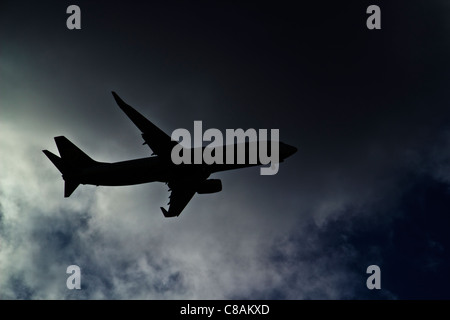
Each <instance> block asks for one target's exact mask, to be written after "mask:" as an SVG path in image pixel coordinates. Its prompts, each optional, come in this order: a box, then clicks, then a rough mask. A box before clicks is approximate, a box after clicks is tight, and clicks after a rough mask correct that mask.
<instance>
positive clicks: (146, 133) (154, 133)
mask: <svg viewBox="0 0 450 320" xmlns="http://www.w3.org/2000/svg"><path fill="white" fill-rule="evenodd" d="M112 95H113V96H114V99H115V100H116V102H117V104H118V105H119V107H120V109H122V111H123V112H125V114H126V115H127V116H128V117H129V118H130V119H131V121H133V123H134V124H135V125H136V126H137V127H138V128H139V130H141V132H142V138H144V141H145V142H144V144H147V145H148V146H149V147H150V148H151V149H152V151H153V153H154V154H156V155H158V156H163V157H170V153H171V151H172V149H173V147H174V146H175V145H177V144H178V143H177V142H176V141H173V140H172V139H171V138H170V136H169V135H167V134H166V133H165V132H164V131H162V130H161V129H160V128H158V127H157V126H155V125H154V124H153V123H152V122H151V121H149V120H148V119H147V118H145V117H144V116H143V115H142V114H140V113H139V112H138V111H136V110H135V109H134V108H133V107H131V106H130V105H128V104H127V103H125V101H123V100H122V99H121V98H120V97H119V96H118V95H117V93H115V92H114V91H113V92H112Z"/></svg>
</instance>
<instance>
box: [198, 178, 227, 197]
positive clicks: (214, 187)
mask: <svg viewBox="0 0 450 320" xmlns="http://www.w3.org/2000/svg"><path fill="white" fill-rule="evenodd" d="M219 191H222V181H220V179H208V180H206V181H204V182H202V183H201V184H200V186H199V187H198V188H197V193H199V194H205V193H216V192H219Z"/></svg>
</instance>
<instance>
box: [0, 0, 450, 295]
mask: <svg viewBox="0 0 450 320" xmlns="http://www.w3.org/2000/svg"><path fill="white" fill-rule="evenodd" d="M369 4H371V3H368V2H367V3H364V2H357V3H351V2H346V3H332V4H327V5H323V4H317V5H313V4H306V3H305V4H302V7H300V8H299V7H298V6H295V7H294V6H293V5H289V4H287V3H283V4H280V5H277V6H274V5H273V4H263V3H252V2H246V3H241V4H236V3H231V2H219V3H209V2H196V3H194V4H193V3H182V2H180V3H179V2H172V3H170V4H169V3H167V4H158V5H156V4H147V3H144V2H137V3H134V4H133V6H128V5H125V4H124V3H122V2H118V1H116V2H96V3H95V4H93V3H91V2H83V1H81V2H78V5H79V6H80V8H81V10H82V30H79V31H69V30H67V29H66V27H65V19H66V17H67V15H66V14H65V9H66V8H67V6H68V5H69V3H62V2H58V3H56V2H55V3H52V2H45V3H36V4H32V3H29V4H23V5H22V4H17V3H13V2H10V3H5V4H3V5H2V6H3V8H5V9H4V10H1V13H0V39H1V43H2V46H1V47H0V50H1V51H0V58H1V60H0V70H1V73H0V77H1V78H0V86H1V92H2V94H1V98H0V99H1V100H0V103H1V109H2V119H1V122H2V127H1V131H2V135H1V136H0V138H1V139H2V140H1V146H2V153H1V154H0V156H1V164H2V166H3V168H4V169H2V171H1V173H0V174H1V177H2V179H1V183H2V185H1V190H0V195H1V201H0V204H1V207H0V208H1V212H2V215H1V223H2V228H1V230H2V234H1V235H0V237H1V240H2V242H3V243H6V244H7V245H5V246H2V248H1V254H0V261H1V262H2V268H3V267H4V268H5V269H4V270H7V272H5V273H2V275H0V284H2V285H4V284H7V285H6V287H5V286H2V288H3V287H5V288H7V289H5V290H6V291H5V292H2V294H3V296H2V297H6V298H16V297H17V298H53V297H56V298H123V299H125V298H230V297H239V298H241V297H243V298H289V299H293V298H294V299H295V298H361V297H363V298H371V297H376V298H392V297H400V298H401V297H405V296H406V297H408V296H407V295H404V292H405V290H404V288H405V286H404V287H402V283H401V281H400V280H399V281H398V282H397V283H396V282H395V280H394V279H395V277H396V276H397V275H398V274H400V273H401V271H400V270H399V267H398V268H396V267H395V265H394V262H396V260H395V259H394V258H395V257H394V255H395V253H394V252H393V251H389V250H387V249H386V248H387V247H389V246H391V245H392V244H393V243H394V247H395V248H396V250H397V251H398V252H403V250H405V248H406V247H407V246H408V245H409V244H408V243H406V241H405V242H402V241H400V242H398V241H397V242H395V241H394V240H392V239H393V238H389V237H388V238H385V237H383V235H384V234H386V235H389V234H393V233H395V235H396V236H398V235H400V237H402V236H404V237H406V239H410V238H411V237H412V236H411V235H410V231H411V229H410V227H411V226H412V225H414V223H415V222H416V217H417V214H418V213H417V212H416V211H414V210H412V209H411V208H410V207H408V206H409V204H408V203H410V202H408V201H406V202H405V201H404V200H402V199H403V198H404V197H408V195H409V196H411V194H413V195H417V197H421V196H424V192H423V190H422V189H420V186H419V187H417V188H416V189H414V186H416V185H421V183H422V182H421V181H422V180H420V179H418V178H417V177H418V173H420V175H423V176H427V177H432V178H430V179H436V180H439V181H441V183H443V184H444V185H445V184H446V183H447V184H448V182H449V175H448V163H449V162H448V159H449V153H448V151H446V150H449V148H448V147H449V140H448V120H449V112H448V110H447V109H448V108H447V103H448V101H449V99H448V98H449V94H448V90H447V89H446V88H448V84H449V81H448V80H449V79H448V75H449V71H450V70H449V64H448V63H447V62H446V61H447V57H448V54H449V42H448V40H447V39H448V24H447V22H446V20H445V18H446V16H448V7H446V6H445V4H444V3H442V2H433V3H427V4H422V3H419V2H415V1H414V2H407V3H400V2H397V3H395V4H392V3H387V2H386V3H385V2H383V3H379V5H380V7H381V9H382V29H381V30H379V31H374V32H372V31H369V30H367V29H366V28H365V19H366V17H367V15H366V14H365V9H366V8H367V6H368V5H369ZM12 26H14V27H12ZM111 90H115V91H117V92H118V93H119V94H120V95H121V96H122V97H123V98H124V100H125V101H127V102H128V103H130V104H131V105H133V106H135V107H136V108H137V109H138V110H139V111H141V112H142V113H143V114H144V115H145V116H147V117H148V118H149V119H151V120H152V121H154V122H155V123H156V124H157V125H159V126H160V127H161V128H162V129H164V130H165V131H166V132H168V133H170V132H171V131H172V130H174V129H176V128H180V127H183V128H187V129H189V130H192V125H193V121H194V120H203V122H204V128H208V127H215V128H219V129H225V128H239V127H241V128H244V129H245V128H256V129H258V128H279V129H280V138H281V140H282V141H285V142H287V143H290V144H293V145H295V146H296V147H298V148H299V152H298V153H297V154H296V155H295V156H294V157H292V158H290V159H288V160H287V161H286V162H285V163H283V164H282V165H281V166H280V171H279V173H278V174H277V175H276V176H273V177H271V178H270V180H269V179H267V177H262V176H259V174H258V170H256V169H255V170H252V169H248V170H243V171H241V172H229V173H221V174H218V175H217V176H218V177H219V178H221V179H222V180H223V183H224V190H223V191H222V193H220V194H213V195H208V196H200V195H199V196H196V197H194V199H193V200H192V202H191V203H190V204H189V206H188V207H187V208H186V211H185V212H184V213H183V215H182V216H180V217H179V218H178V219H176V220H174V221H167V220H163V219H162V217H161V215H160V212H159V211H158V210H159V206H161V205H163V204H165V203H166V201H167V197H168V194H167V192H166V187H165V186H162V185H158V186H154V185H151V186H150V185H146V186H136V187H124V188H118V189H115V188H101V187H100V188H94V187H89V186H81V187H80V188H79V189H78V190H77V191H76V192H77V193H76V194H74V196H73V198H72V197H71V198H70V199H63V198H62V181H61V180H60V177H59V173H57V171H56V169H55V168H53V167H52V166H51V164H50V163H48V161H47V160H46V159H45V158H44V157H43V155H42V154H41V152H40V150H41V149H45V148H48V149H50V150H52V151H56V147H55V146H54V142H53V140H52V138H53V136H57V135H66V136H67V137H68V138H69V139H71V140H72V141H73V142H75V143H76V144H77V145H78V146H80V147H81V148H82V149H83V150H85V151H86V152H87V153H88V154H89V155H91V156H92V157H93V158H94V159H96V160H100V161H118V160H124V159H128V158H133V157H144V156H148V155H149V150H148V148H147V146H141V145H140V143H141V142H142V141H141V138H140V136H139V132H138V130H137V129H136V128H135V127H134V125H133V124H132V123H131V122H129V120H128V119H127V118H126V116H125V115H123V114H122V113H121V111H120V110H119V108H118V107H117V106H116V105H115V103H114V100H113V98H112V96H111V94H110V91H111ZM38 169H39V170H38ZM441 188H442V189H443V188H444V187H439V188H438V189H439V190H441ZM412 189H414V190H416V191H411V190H412ZM420 190H422V191H420ZM440 195H441V197H442V198H444V197H445V193H440ZM427 197H428V196H427ZM446 207H447V203H446V202H445V201H443V200H442V202H440V205H439V210H441V209H442V208H446ZM430 210H431V209H430ZM439 210H438V211H439ZM439 212H441V211H439ZM432 217H434V218H432V219H431V220H432V221H434V220H433V219H435V220H437V221H441V220H442V219H444V218H443V217H442V216H441V215H438V216H434V215H432ZM402 219H406V220H407V221H409V223H408V224H407V225H403V224H401V223H399V221H402ZM433 228H434V227H430V229H429V231H428V233H429V237H425V236H424V237H425V238H420V239H421V240H420V242H421V243H422V244H424V243H427V245H428V247H427V248H429V249H430V250H431V251H430V252H428V251H427V250H425V249H424V250H423V252H422V255H421V256H422V257H424V259H428V261H430V263H429V264H430V265H433V263H434V262H435V263H437V267H436V268H438V269H437V270H443V269H441V268H443V267H444V266H446V264H445V263H446V262H445V261H444V262H443V260H442V255H441V254H440V253H439V252H440V251H439V250H441V249H439V248H443V249H442V250H444V251H445V249H446V248H447V243H446V241H444V240H442V239H441V238H439V237H438V238H436V237H434V236H433V235H434V234H438V235H439V234H440V232H436V230H434V229H433ZM424 239H426V240H427V242H426V241H425V240H424ZM422 240H423V241H422ZM417 243H418V242H416V243H413V246H412V247H414V245H416V244H417ZM424 245H425V244H424ZM433 250H434V251H433ZM400 256H401V255H400ZM30 257H33V260H31V258H30ZM405 258H406V259H407V260H408V261H410V262H411V263H412V264H415V262H414V261H413V260H412V259H411V257H410V256H409V255H408V254H406V255H405ZM72 263H76V264H79V265H80V266H81V267H82V270H83V271H82V272H83V279H84V280H83V282H82V286H84V288H85V289H84V290H81V292H70V291H68V290H67V289H66V288H65V280H66V277H67V275H66V274H65V268H66V267H67V265H69V264H72ZM377 263H379V264H380V266H381V267H382V270H383V277H384V274H385V273H384V272H385V269H383V268H386V272H388V274H387V279H389V282H388V283H389V285H387V286H386V288H385V291H382V292H381V293H375V294H373V293H372V292H369V293H368V292H367V289H366V288H365V279H366V274H365V268H366V267H367V265H368V264H377ZM217 266H221V267H220V268H218V267H217ZM403 267H405V266H403ZM405 268H406V267H405ZM430 268H431V267H430ZM33 270H34V271H33ZM330 270H332V271H330ZM390 270H392V272H394V274H395V275H390V274H389V271H390ZM423 274H424V275H426V274H427V273H423ZM425 278H426V277H425ZM383 279H384V278H383ZM399 279H402V278H401V277H400V278H399ZM433 281H434V280H433ZM432 283H434V282H432ZM391 284H392V285H391ZM406 287H407V286H406ZM430 287H432V284H430ZM409 288H410V289H411V290H412V289H413V288H411V287H409Z"/></svg>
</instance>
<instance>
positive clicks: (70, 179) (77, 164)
mask: <svg viewBox="0 0 450 320" xmlns="http://www.w3.org/2000/svg"><path fill="white" fill-rule="evenodd" d="M55 142H56V146H57V147H58V151H59V154H60V157H58V156H57V155H56V154H54V153H51V152H50V151H48V150H42V152H44V154H45V155H46V156H47V158H49V159H50V161H51V162H52V163H53V164H54V165H55V167H56V168H58V170H59V171H60V172H61V173H62V174H63V179H64V181H65V185H64V197H66V198H67V197H69V196H70V195H71V194H72V193H73V192H74V191H75V189H76V188H77V187H78V186H79V185H80V182H79V181H78V180H77V178H76V171H77V170H79V169H82V168H86V167H90V166H92V165H95V164H96V163H97V162H96V161H95V160H93V159H92V158H91V157H89V156H88V155H87V154H86V153H84V152H83V151H81V149H80V148H78V147H77V146H76V145H74V144H73V143H72V142H70V140H69V139H67V138H66V137H64V136H59V137H55Z"/></svg>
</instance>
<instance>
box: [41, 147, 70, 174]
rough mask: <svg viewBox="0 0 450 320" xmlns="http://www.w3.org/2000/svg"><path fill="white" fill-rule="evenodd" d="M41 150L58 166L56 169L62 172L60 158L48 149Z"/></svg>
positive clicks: (62, 166)
mask: <svg viewBox="0 0 450 320" xmlns="http://www.w3.org/2000/svg"><path fill="white" fill-rule="evenodd" d="M42 152H43V153H44V154H45V155H46V156H47V158H49V159H50V161H51V162H52V163H53V164H54V165H55V167H57V168H58V170H59V171H60V172H61V173H63V171H64V169H65V167H64V163H63V161H62V159H61V158H60V157H58V156H57V155H56V154H54V153H51V152H50V151H48V150H42Z"/></svg>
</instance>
